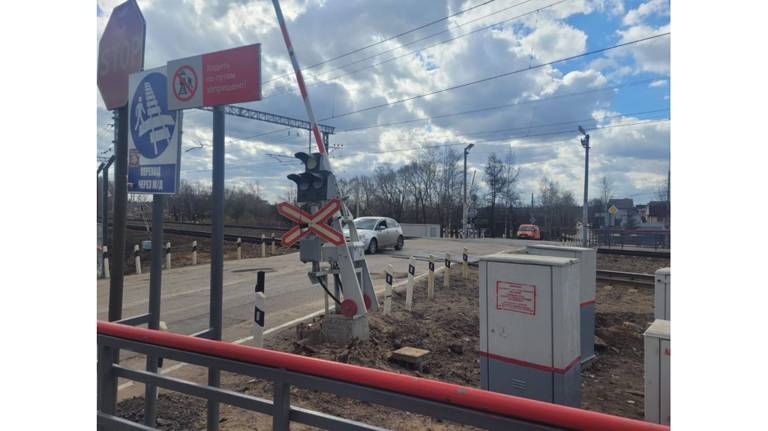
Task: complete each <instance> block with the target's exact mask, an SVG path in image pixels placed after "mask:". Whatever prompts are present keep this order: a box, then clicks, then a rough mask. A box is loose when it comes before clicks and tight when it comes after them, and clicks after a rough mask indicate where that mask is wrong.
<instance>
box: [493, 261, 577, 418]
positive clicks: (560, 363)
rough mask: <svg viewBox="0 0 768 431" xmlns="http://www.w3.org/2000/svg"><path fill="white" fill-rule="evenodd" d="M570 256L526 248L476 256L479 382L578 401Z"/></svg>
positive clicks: (556, 399)
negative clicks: (537, 252) (522, 251)
mask: <svg viewBox="0 0 768 431" xmlns="http://www.w3.org/2000/svg"><path fill="white" fill-rule="evenodd" d="M576 262H577V260H576V259H570V258H562V257H551V256H534V255H529V254H496V255H489V256H482V257H480V259H479V264H480V291H479V293H480V384H481V387H482V388H483V389H487V390H490V391H494V392H500V393H504V394H509V395H516V396H521V397H525V398H530V399H535V400H540V401H546V402H551V403H557V404H563V405H568V406H575V407H578V406H579V405H580V400H581V376H580V371H581V362H580V360H579V359H580V357H579V345H580V336H579V294H578V289H577V288H576V286H577V284H578V279H579V274H578V267H577V265H576Z"/></svg>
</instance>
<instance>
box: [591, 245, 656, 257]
mask: <svg viewBox="0 0 768 431" xmlns="http://www.w3.org/2000/svg"><path fill="white" fill-rule="evenodd" d="M597 252H598V253H603V254H616V255H620V256H636V257H658V258H663V259H669V257H670V253H669V251H662V250H638V249H635V248H632V249H628V248H623V249H622V248H608V247H598V248H597Z"/></svg>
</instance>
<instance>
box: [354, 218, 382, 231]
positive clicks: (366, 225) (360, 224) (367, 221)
mask: <svg viewBox="0 0 768 431" xmlns="http://www.w3.org/2000/svg"><path fill="white" fill-rule="evenodd" d="M377 221H378V220H376V219H375V218H363V219H357V220H355V228H356V229H361V230H373V228H374V227H375V226H376V222H377Z"/></svg>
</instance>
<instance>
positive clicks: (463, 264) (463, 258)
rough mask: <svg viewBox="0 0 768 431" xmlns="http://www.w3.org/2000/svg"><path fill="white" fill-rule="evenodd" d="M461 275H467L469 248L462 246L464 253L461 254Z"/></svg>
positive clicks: (465, 276)
mask: <svg viewBox="0 0 768 431" xmlns="http://www.w3.org/2000/svg"><path fill="white" fill-rule="evenodd" d="M461 276H462V277H464V278H467V277H469V250H467V248H466V247H464V253H462V255H461Z"/></svg>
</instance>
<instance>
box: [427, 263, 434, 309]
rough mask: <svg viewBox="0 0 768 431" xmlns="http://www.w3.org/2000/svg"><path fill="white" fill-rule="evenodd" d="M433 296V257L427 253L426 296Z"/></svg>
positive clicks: (430, 297)
mask: <svg viewBox="0 0 768 431" xmlns="http://www.w3.org/2000/svg"><path fill="white" fill-rule="evenodd" d="M433 296H435V257H434V256H432V255H431V254H430V255H429V272H428V273H427V298H429V299H432V297H433Z"/></svg>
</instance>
